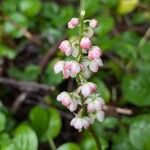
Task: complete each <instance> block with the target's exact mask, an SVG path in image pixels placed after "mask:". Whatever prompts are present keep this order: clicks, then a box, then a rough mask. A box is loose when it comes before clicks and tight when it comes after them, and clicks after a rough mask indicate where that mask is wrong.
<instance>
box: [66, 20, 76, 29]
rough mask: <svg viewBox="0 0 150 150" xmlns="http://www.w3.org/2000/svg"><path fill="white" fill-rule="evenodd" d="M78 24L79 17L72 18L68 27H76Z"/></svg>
mask: <svg viewBox="0 0 150 150" xmlns="http://www.w3.org/2000/svg"><path fill="white" fill-rule="evenodd" d="M78 24H79V19H78V18H72V19H71V20H70V21H69V22H68V28H70V29H73V28H75V27H76V26H77V25H78Z"/></svg>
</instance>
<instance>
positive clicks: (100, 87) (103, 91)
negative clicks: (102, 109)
mask: <svg viewBox="0 0 150 150" xmlns="http://www.w3.org/2000/svg"><path fill="white" fill-rule="evenodd" d="M92 82H94V83H95V84H96V85H97V92H98V93H99V94H100V95H101V96H102V98H103V99H104V101H105V102H109V100H110V97H111V94H110V91H109V89H108V88H107V87H106V85H105V83H104V82H103V81H101V80H100V79H99V78H98V77H93V78H92Z"/></svg>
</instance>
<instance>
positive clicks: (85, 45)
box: [80, 37, 91, 49]
mask: <svg viewBox="0 0 150 150" xmlns="http://www.w3.org/2000/svg"><path fill="white" fill-rule="evenodd" d="M80 47H81V48H83V49H89V48H90V47H91V40H90V39H89V38H88V37H83V38H82V39H81V41H80Z"/></svg>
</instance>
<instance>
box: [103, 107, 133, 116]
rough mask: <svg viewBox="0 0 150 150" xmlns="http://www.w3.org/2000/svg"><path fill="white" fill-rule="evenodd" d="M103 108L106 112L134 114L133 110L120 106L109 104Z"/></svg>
mask: <svg viewBox="0 0 150 150" xmlns="http://www.w3.org/2000/svg"><path fill="white" fill-rule="evenodd" d="M103 110H104V111H106V112H116V113H119V114H124V115H132V114H133V111H132V110H131V109H127V108H120V107H115V106H109V105H105V106H104V107H103Z"/></svg>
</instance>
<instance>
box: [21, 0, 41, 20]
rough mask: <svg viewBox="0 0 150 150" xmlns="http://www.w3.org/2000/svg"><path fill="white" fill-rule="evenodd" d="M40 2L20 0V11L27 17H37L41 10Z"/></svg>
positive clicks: (36, 0)
mask: <svg viewBox="0 0 150 150" xmlns="http://www.w3.org/2000/svg"><path fill="white" fill-rule="evenodd" d="M41 6H42V4H41V1H40V0H20V3H19V7H20V10H21V11H22V12H23V13H24V14H26V15H27V16H30V17H33V16H35V15H37V14H38V13H39V11H40V9H41Z"/></svg>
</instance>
